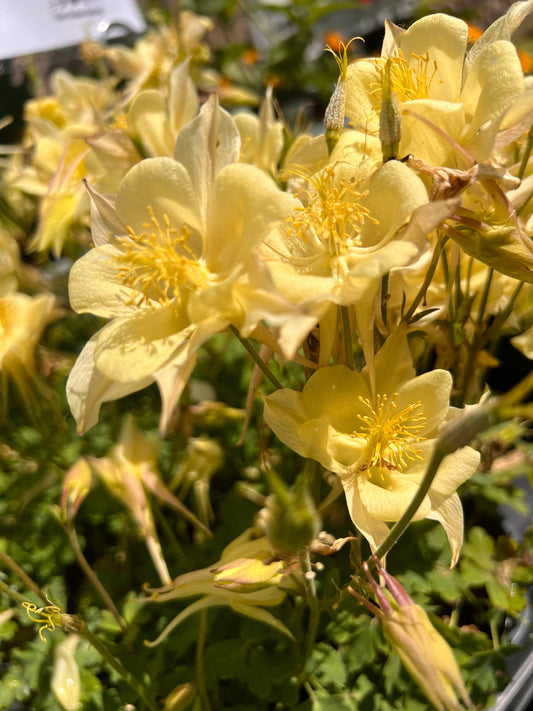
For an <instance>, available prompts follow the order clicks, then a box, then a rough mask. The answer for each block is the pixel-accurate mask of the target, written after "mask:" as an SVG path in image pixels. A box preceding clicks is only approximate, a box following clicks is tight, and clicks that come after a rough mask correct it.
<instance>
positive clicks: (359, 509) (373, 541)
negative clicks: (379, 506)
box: [342, 477, 389, 551]
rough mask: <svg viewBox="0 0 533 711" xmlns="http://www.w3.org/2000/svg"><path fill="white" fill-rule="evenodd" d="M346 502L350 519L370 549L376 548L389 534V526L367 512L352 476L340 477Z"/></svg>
mask: <svg viewBox="0 0 533 711" xmlns="http://www.w3.org/2000/svg"><path fill="white" fill-rule="evenodd" d="M342 485H343V487H344V494H345V496H346V504H347V506H348V511H349V513H350V516H351V519H352V521H353V522H354V524H355V526H356V528H357V530H358V531H360V532H361V533H362V534H363V536H364V537H365V538H366V540H367V541H368V543H369V544H370V548H371V549H372V551H375V550H377V548H379V546H380V545H381V544H382V543H383V541H384V540H385V539H386V538H387V536H388V534H389V527H388V526H387V524H386V523H384V522H383V521H378V520H377V519H375V518H373V517H372V516H370V515H369V514H368V511H367V510H366V508H365V507H364V506H363V504H362V502H361V498H360V495H359V488H358V486H357V483H356V481H355V479H354V477H346V478H344V477H343V479H342Z"/></svg>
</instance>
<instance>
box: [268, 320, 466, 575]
mask: <svg viewBox="0 0 533 711" xmlns="http://www.w3.org/2000/svg"><path fill="white" fill-rule="evenodd" d="M451 386H452V380H451V376H450V374H449V372H448V371H445V370H434V371H430V372H427V373H424V374H423V375H419V376H416V374H415V371H414V368H413V366H412V361H411V355H410V352H409V347H408V345H407V340H406V337H405V334H404V333H403V332H402V331H401V330H399V331H396V332H395V333H394V334H393V335H392V336H391V337H390V338H389V339H388V340H387V341H386V343H385V345H384V346H383V347H382V349H381V350H380V351H379V352H378V353H377V355H376V361H375V389H374V388H373V387H372V385H371V379H370V374H369V372H368V369H367V368H364V369H363V370H362V372H361V373H357V372H356V371H352V370H350V369H349V368H347V367H346V366H343V365H338V366H330V367H325V368H321V369H320V370H318V371H317V372H316V373H315V374H314V375H312V376H311V378H310V379H309V381H308V382H307V384H306V385H305V387H304V389H303V391H302V392H296V391H294V390H289V389H282V390H278V391H276V392H274V393H273V394H272V395H268V396H266V397H264V398H263V399H264V403H265V411H264V417H265V420H266V422H267V424H268V425H269V426H270V427H271V428H272V430H273V431H274V433H275V434H276V435H277V436H278V437H279V438H280V439H281V440H282V442H284V443H285V444H287V445H288V446H289V447H291V448H292V449H293V450H294V451H295V452H298V454H300V455H302V456H303V457H310V458H312V459H316V460H317V461H319V462H320V463H321V464H322V465H323V466H324V467H326V468H327V469H329V470H331V471H333V472H335V473H336V474H338V475H339V477H340V479H341V482H342V486H343V487H344V492H345V495H346V501H347V504H348V509H349V511H350V515H351V517H352V520H353V522H354V524H355V525H356V526H357V528H358V529H359V531H360V532H361V533H362V534H363V535H364V536H365V537H366V538H367V540H368V541H369V543H370V546H371V548H372V549H373V550H375V549H377V548H378V547H379V545H380V544H381V543H382V542H383V541H384V540H385V538H386V537H387V534H388V532H389V528H388V526H387V525H386V524H387V523H388V522H394V521H397V520H398V519H399V518H400V516H401V515H402V514H403V513H404V511H405V510H406V509H407V507H408V505H409V503H410V502H411V500H412V498H413V496H414V495H415V493H416V491H417V489H418V487H419V485H420V482H421V480H422V478H423V476H424V473H425V471H426V467H427V465H428V463H429V460H430V457H431V455H432V451H433V444H434V441H435V438H436V437H437V435H438V432H439V429H440V428H441V426H442V425H443V424H444V422H445V420H446V418H447V417H449V416H450V414H451V412H450V407H449V397H450V390H451ZM478 461H479V454H478V453H477V452H475V451H474V450H473V449H471V448H470V447H464V448H463V449H460V450H458V451H457V452H454V453H453V454H450V455H449V456H447V457H446V458H445V459H444V461H443V463H442V465H441V467H440V469H439V470H438V473H437V476H436V477H435V479H434V481H433V484H432V486H431V488H430V490H429V493H428V495H427V496H426V497H425V499H424V501H423V502H422V504H421V505H420V508H419V509H418V511H417V514H416V516H415V517H414V520H420V519H423V518H430V519H433V520H436V521H439V522H440V523H441V524H442V525H443V526H444V529H445V531H446V534H447V536H448V539H449V542H450V546H451V549H452V565H454V564H455V563H456V562H457V559H458V556H459V551H460V548H461V545H462V540H463V513H462V508H461V503H460V501H459V497H458V496H457V494H456V493H455V492H456V489H457V487H458V486H459V485H460V484H462V483H463V482H464V481H465V480H466V479H468V477H469V476H471V475H472V474H473V473H474V471H475V470H476V467H477V464H478Z"/></svg>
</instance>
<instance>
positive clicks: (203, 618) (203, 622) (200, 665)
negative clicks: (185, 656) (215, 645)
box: [196, 610, 211, 711]
mask: <svg viewBox="0 0 533 711" xmlns="http://www.w3.org/2000/svg"><path fill="white" fill-rule="evenodd" d="M206 634H207V610H200V629H199V630H198V641H197V644H196V681H197V682H198V689H199V691H200V697H201V699H202V711H211V704H210V703H209V696H208V695H207V689H206V688H205V676H204V651H205V638H206Z"/></svg>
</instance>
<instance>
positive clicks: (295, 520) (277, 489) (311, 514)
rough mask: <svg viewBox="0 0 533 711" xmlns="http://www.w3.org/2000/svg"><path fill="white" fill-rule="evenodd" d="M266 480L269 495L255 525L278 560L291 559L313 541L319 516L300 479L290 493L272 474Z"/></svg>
mask: <svg viewBox="0 0 533 711" xmlns="http://www.w3.org/2000/svg"><path fill="white" fill-rule="evenodd" d="M267 478H268V480H269V484H270V488H271V489H272V490H273V493H272V494H271V495H270V496H269V497H268V498H267V500H266V506H265V507H264V508H263V509H262V510H261V512H260V513H259V523H260V525H261V527H262V529H263V531H264V533H265V535H266V537H267V538H268V540H269V542H270V544H271V545H272V547H273V548H274V550H275V551H277V552H278V553H279V554H281V555H282V556H290V555H294V554H295V553H297V552H298V551H301V550H303V549H304V548H306V547H307V546H309V545H310V544H311V542H312V541H313V540H314V539H315V538H316V536H317V535H318V533H319V531H320V527H321V525H320V524H321V521H320V516H319V514H318V511H317V510H316V508H315V505H314V503H313V500H312V498H311V496H310V494H309V491H308V489H307V486H306V483H305V478H304V477H303V476H302V475H300V476H299V477H298V479H297V481H296V484H295V486H294V487H293V488H292V489H288V488H286V487H285V485H284V484H283V482H282V481H281V479H280V478H279V477H278V476H277V474H274V472H272V471H271V472H269V473H268V474H267Z"/></svg>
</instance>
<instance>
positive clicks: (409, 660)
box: [350, 559, 473, 711]
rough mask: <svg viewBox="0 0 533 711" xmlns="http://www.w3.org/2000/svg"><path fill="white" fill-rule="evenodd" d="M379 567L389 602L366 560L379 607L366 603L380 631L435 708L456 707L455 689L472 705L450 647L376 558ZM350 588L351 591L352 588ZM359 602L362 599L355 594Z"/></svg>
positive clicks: (457, 710) (454, 708)
mask: <svg viewBox="0 0 533 711" xmlns="http://www.w3.org/2000/svg"><path fill="white" fill-rule="evenodd" d="M376 564H377V566H378V571H379V573H380V575H381V576H382V577H383V578H384V580H385V582H386V584H387V587H388V589H389V591H390V593H391V596H392V603H391V601H390V600H389V598H388V597H387V596H386V595H385V593H384V591H383V590H382V589H381V588H380V587H379V586H378V585H377V583H376V581H375V580H374V578H373V577H372V576H371V575H370V571H369V569H368V566H367V565H366V563H365V564H364V568H365V573H366V575H367V578H368V580H369V581H370V584H371V585H372V589H373V590H374V594H375V596H376V599H377V601H378V602H379V604H380V606H381V610H378V608H376V607H375V606H374V605H371V603H368V606H369V608H370V609H372V611H373V612H375V613H376V614H377V615H378V617H379V618H380V620H381V624H382V626H383V633H384V635H385V637H386V638H387V640H388V641H389V643H390V645H391V646H392V648H393V650H394V651H395V652H396V654H397V655H398V656H399V657H400V659H401V660H402V663H403V665H404V666H405V668H406V669H407V671H408V672H409V674H410V675H411V677H412V678H413V680H414V681H415V682H416V684H418V686H419V687H420V688H421V690H422V691H423V692H424V694H425V695H426V696H427V698H428V699H429V701H430V702H431V703H432V704H433V706H434V707H435V708H436V709H438V711H445V710H446V709H452V710H453V711H459V709H460V706H459V702H458V700H457V692H458V693H459V694H460V696H461V698H462V700H463V702H464V704H465V705H466V706H467V707H468V708H473V706H472V702H471V700H470V697H469V696H468V692H467V691H466V688H465V686H464V683H463V680H462V678H461V673H460V672H459V667H458V666H457V662H456V660H455V657H454V655H453V652H452V650H451V648H450V647H449V645H448V643H447V642H446V640H445V639H444V638H443V637H441V635H440V634H439V633H438V632H437V630H436V629H435V627H433V625H432V624H431V622H430V620H429V617H428V616H427V614H426V612H425V610H424V609H423V608H422V607H420V605H416V604H415V603H414V601H413V600H412V599H411V598H410V597H409V595H408V594H407V592H406V591H405V589H404V588H403V587H402V585H400V583H399V582H398V581H397V580H396V579H395V578H393V577H392V575H389V574H388V573H387V572H386V571H385V570H384V569H383V568H382V567H381V566H380V565H379V562H378V561H377V559H376ZM350 592H352V594H354V593H353V591H352V590H350ZM354 595H355V597H356V598H357V599H359V600H360V601H361V602H367V601H363V599H362V598H361V597H360V596H359V595H357V594H356V593H355V594H354Z"/></svg>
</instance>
